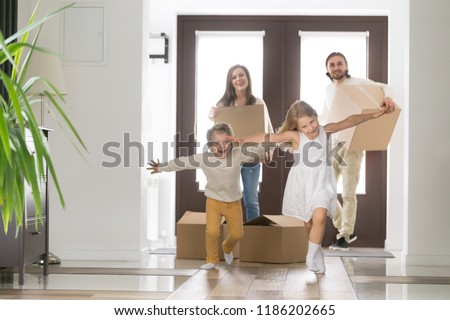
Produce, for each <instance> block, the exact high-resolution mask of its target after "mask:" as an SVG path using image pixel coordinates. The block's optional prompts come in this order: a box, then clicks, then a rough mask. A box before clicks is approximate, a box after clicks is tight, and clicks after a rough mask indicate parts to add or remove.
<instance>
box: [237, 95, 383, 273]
mask: <svg viewBox="0 0 450 320" xmlns="http://www.w3.org/2000/svg"><path fill="white" fill-rule="evenodd" d="M391 111H392V108H388V109H386V108H383V109H380V110H379V111H376V112H374V113H370V114H358V115H352V116H350V117H348V118H346V119H345V120H343V121H340V122H337V123H328V124H326V125H324V126H321V125H319V122H318V118H317V113H316V111H315V110H314V109H313V108H312V107H311V106H310V105H309V104H307V103H306V102H304V101H296V102H294V103H293V104H292V106H291V107H290V108H289V111H288V113H287V115H286V119H285V121H284V122H283V124H282V126H281V128H280V129H279V130H278V131H277V133H276V134H269V135H266V134H258V135H255V136H250V137H245V138H241V139H238V138H233V140H234V141H236V142H239V143H246V142H248V143H250V142H267V141H268V140H267V136H269V137H270V142H275V143H290V144H292V150H293V152H294V159H295V162H294V165H293V166H292V168H291V169H290V171H289V175H288V178H287V181H286V187H285V190H284V198H283V208H282V213H283V214H286V215H291V216H294V217H297V218H299V219H301V220H303V221H304V222H305V226H306V230H307V232H308V239H309V242H308V253H307V255H306V266H307V268H308V269H309V270H311V271H313V272H317V273H324V272H325V263H324V257H323V252H322V246H321V243H322V239H323V235H324V232H325V223H326V218H327V216H329V217H330V218H333V217H334V215H335V212H336V204H337V192H336V178H335V175H334V171H333V167H332V165H331V159H329V157H330V155H331V153H330V152H329V151H330V150H331V148H330V144H329V140H330V139H329V136H330V134H332V133H335V132H338V131H341V130H344V129H347V128H350V127H353V126H356V125H358V124H360V123H363V122H365V121H368V120H371V119H375V118H378V117H380V116H381V115H383V114H384V113H388V112H391Z"/></svg>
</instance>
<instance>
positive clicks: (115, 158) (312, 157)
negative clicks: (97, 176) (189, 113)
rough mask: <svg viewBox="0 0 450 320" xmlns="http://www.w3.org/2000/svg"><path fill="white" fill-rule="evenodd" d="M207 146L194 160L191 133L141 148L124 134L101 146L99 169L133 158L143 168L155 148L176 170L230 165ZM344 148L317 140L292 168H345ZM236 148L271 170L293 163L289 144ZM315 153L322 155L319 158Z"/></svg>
mask: <svg viewBox="0 0 450 320" xmlns="http://www.w3.org/2000/svg"><path fill="white" fill-rule="evenodd" d="M229 143H231V142H229ZM156 144H158V145H156ZM210 146H211V145H210V144H208V143H205V144H204V145H203V146H202V148H201V152H197V153H200V154H199V155H197V156H195V157H194V156H191V155H194V154H195V153H196V150H198V148H199V147H200V142H198V141H195V139H194V134H190V135H188V136H187V139H185V140H181V139H180V134H176V135H175V136H174V139H173V141H170V142H169V141H164V142H157V143H156V142H152V141H150V142H147V143H146V144H145V146H144V144H142V143H141V142H139V141H132V140H131V139H130V134H129V133H124V135H123V140H122V141H121V142H119V141H108V142H106V143H105V144H104V145H103V147H102V153H103V155H104V156H105V157H106V159H105V160H103V161H102V163H101V166H102V167H105V168H117V167H120V166H122V167H125V168H129V167H131V162H132V161H131V160H132V158H133V159H138V160H137V161H138V166H139V167H146V166H147V163H148V162H150V161H151V160H156V157H155V156H154V150H155V149H156V147H158V149H160V150H161V152H158V154H159V156H158V157H157V158H158V159H159V160H160V161H161V162H162V163H164V162H168V161H169V160H174V162H175V165H177V166H179V167H186V166H193V167H200V162H202V163H203V165H204V166H207V167H211V168H213V167H218V166H220V165H221V164H222V163H223V161H225V166H231V165H233V161H232V156H233V155H232V153H230V156H229V157H227V158H225V159H221V160H219V159H218V158H216V157H214V156H213V154H212V153H211V151H210ZM343 146H344V143H339V144H337V145H335V146H333V147H331V146H329V145H328V144H327V145H326V146H323V145H321V144H320V143H318V142H316V141H310V142H308V143H306V144H305V145H304V146H303V148H302V150H300V152H294V153H293V160H294V162H293V165H292V166H296V165H299V164H301V163H303V165H305V166H307V167H312V168H314V167H319V166H321V165H323V164H324V162H326V163H325V165H327V166H331V165H332V161H333V159H335V160H336V161H338V162H339V163H341V165H343V166H345V165H346V164H345V162H344V160H343V159H342V157H341V156H340V154H339V151H340V150H341V149H342V148H343ZM239 148H240V149H241V153H242V154H244V155H245V156H246V158H247V159H255V160H258V159H260V160H262V162H263V163H266V165H268V166H270V167H271V168H274V167H275V168H276V167H278V166H279V165H281V166H283V167H286V166H290V165H288V163H292V159H291V158H292V156H287V155H288V154H289V152H284V151H283V150H288V149H290V148H292V146H291V145H290V144H289V143H281V144H276V143H274V142H269V141H266V142H262V143H260V144H256V143H254V142H252V143H244V144H242V145H241V146H240V147H239ZM324 148H325V150H324ZM277 150H278V152H277ZM323 152H326V160H324V159H323ZM169 154H170V156H169ZM175 154H178V155H182V156H183V158H182V159H180V158H175V157H174V156H173V155H175ZM273 154H275V156H274V157H273V158H271V160H272V161H270V165H269V164H268V162H267V161H266V160H267V159H268V158H269V157H271V155H273ZM318 154H319V155H322V156H318ZM132 156H133V157H132ZM190 156H191V157H190Z"/></svg>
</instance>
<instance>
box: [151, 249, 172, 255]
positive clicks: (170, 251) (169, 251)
mask: <svg viewBox="0 0 450 320" xmlns="http://www.w3.org/2000/svg"><path fill="white" fill-rule="evenodd" d="M176 253H177V249H176V248H156V249H153V250H150V254H176Z"/></svg>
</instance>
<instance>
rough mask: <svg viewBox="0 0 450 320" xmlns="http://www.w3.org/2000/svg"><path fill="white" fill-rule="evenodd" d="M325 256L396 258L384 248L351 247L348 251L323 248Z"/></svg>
mask: <svg viewBox="0 0 450 320" xmlns="http://www.w3.org/2000/svg"><path fill="white" fill-rule="evenodd" d="M323 253H324V255H325V257H359V258H395V257H394V255H393V254H392V253H390V252H389V251H385V250H384V249H383V248H349V249H348V251H341V250H330V249H328V248H326V249H325V248H324V249H323Z"/></svg>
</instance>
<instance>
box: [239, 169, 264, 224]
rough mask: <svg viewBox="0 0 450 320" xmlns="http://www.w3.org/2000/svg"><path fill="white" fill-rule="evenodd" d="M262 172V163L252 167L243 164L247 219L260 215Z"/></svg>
mask: <svg viewBox="0 0 450 320" xmlns="http://www.w3.org/2000/svg"><path fill="white" fill-rule="evenodd" d="M260 172H261V164H260V163H258V164H256V165H254V166H251V167H247V166H242V169H241V177H242V185H243V187H244V190H243V195H244V204H245V215H246V217H247V221H249V220H252V219H255V218H257V217H259V200H258V185H259V174H260Z"/></svg>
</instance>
